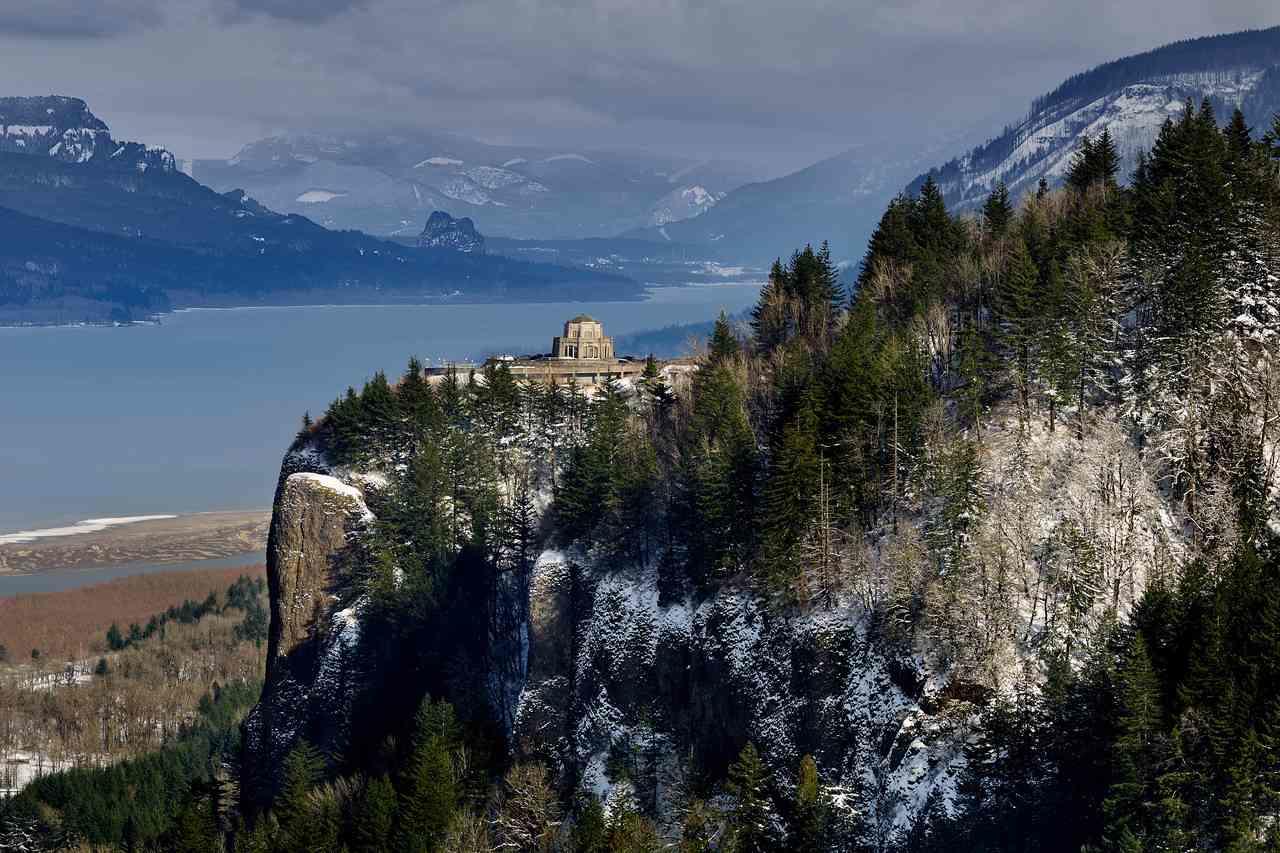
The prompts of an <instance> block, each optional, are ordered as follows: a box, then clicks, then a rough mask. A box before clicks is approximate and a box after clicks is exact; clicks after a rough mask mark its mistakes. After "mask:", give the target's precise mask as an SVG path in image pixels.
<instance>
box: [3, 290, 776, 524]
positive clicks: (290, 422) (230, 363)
mask: <svg viewBox="0 0 1280 853" xmlns="http://www.w3.org/2000/svg"><path fill="white" fill-rule="evenodd" d="M758 293H759V284H741V283H730V284H718V285H703V286H691V287H665V288H654V289H651V290H650V292H649V298H648V299H647V300H646V301H644V302H599V303H590V302H575V303H546V304H498V305H424V306H403V305H395V306H332V307H300V308H299V307H293V308H243V309H220V310H194V311H182V312H178V313H176V314H172V315H168V316H165V317H164V318H162V320H161V322H160V323H158V324H156V325H139V326H132V327H128V328H101V327H75V328H66V327H62V328H0V534H4V533H8V532H11V531H17V530H24V529H31V528H44V527H56V526H60V525H65V524H72V523H74V522H76V521H80V520H82V519H89V518H102V517H120V516H139V515H153V514H162V513H189V512H202V511H208V510H222V509H253V508H257V507H266V506H269V505H270V504H271V497H272V491H273V489H274V487H275V479H276V474H277V470H278V466H279V462H280V457H281V455H282V453H283V452H284V449H285V447H286V446H287V445H288V444H289V441H290V440H291V438H292V436H293V434H294V432H295V431H296V430H297V428H298V424H299V422H300V420H301V418H302V413H303V412H304V411H310V412H311V413H312V414H313V415H316V414H319V413H320V412H322V411H323V410H324V409H325V407H326V406H327V405H328V404H329V402H330V401H331V400H333V398H334V397H336V396H338V395H339V394H340V393H341V392H342V391H343V390H344V389H345V388H346V387H347V386H348V385H357V386H358V385H359V384H360V383H362V382H363V381H364V380H365V379H366V378H368V377H369V376H370V375H371V374H372V373H373V372H375V371H377V370H385V371H386V372H387V374H388V375H389V376H395V375H398V374H399V373H400V372H402V371H403V369H404V365H405V362H406V361H407V360H408V358H409V356H410V355H415V354H416V355H417V356H419V357H420V358H422V359H423V360H438V359H466V358H473V357H479V356H484V355H489V354H495V353H512V354H524V353H531V352H544V351H546V350H548V349H549V347H550V344H551V337H552V336H553V335H555V334H559V329H560V326H561V325H562V324H563V322H564V321H565V320H566V319H568V318H569V317H571V316H573V315H575V314H578V313H583V312H585V313H588V314H591V315H592V316H594V317H596V318H597V319H599V320H601V321H602V322H603V323H604V326H605V331H606V332H607V333H608V334H610V335H614V336H621V335H626V334H631V333H634V332H637V331H642V330H645V329H653V328H660V327H663V326H668V325H671V324H673V323H682V322H698V321H703V320H708V319H711V318H712V317H714V316H715V315H716V313H717V312H718V311H720V310H721V309H724V310H727V311H730V312H735V311H739V310H741V309H743V308H744V307H746V306H748V305H750V304H752V303H753V302H754V301H755V299H756V297H757V295H758Z"/></svg>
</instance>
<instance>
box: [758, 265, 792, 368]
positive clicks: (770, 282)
mask: <svg viewBox="0 0 1280 853" xmlns="http://www.w3.org/2000/svg"><path fill="white" fill-rule="evenodd" d="M790 290H791V288H790V284H789V282H788V273H787V270H785V269H784V268H783V266H782V259H781V258H779V259H776V260H774V262H773V266H772V267H771V268H770V270H769V278H768V279H767V280H766V281H765V284H764V287H762V288H760V297H759V298H758V299H757V300H756V304H755V306H754V307H753V308H752V309H751V331H752V333H753V335H752V336H753V338H754V339H755V344H756V348H757V350H758V351H759V352H761V353H769V352H772V351H773V350H774V349H776V348H778V347H779V346H781V345H782V344H784V343H786V341H787V339H788V338H789V337H790V334H791V330H790V328H789V320H788V316H787V315H788V313H789V308H788V304H787V302H788V300H787V294H788V293H789V292H790Z"/></svg>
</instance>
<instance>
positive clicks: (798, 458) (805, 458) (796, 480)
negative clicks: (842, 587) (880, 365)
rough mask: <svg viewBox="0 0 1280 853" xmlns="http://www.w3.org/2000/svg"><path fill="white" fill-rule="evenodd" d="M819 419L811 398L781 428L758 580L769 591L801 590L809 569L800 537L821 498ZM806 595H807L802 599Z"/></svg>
mask: <svg viewBox="0 0 1280 853" xmlns="http://www.w3.org/2000/svg"><path fill="white" fill-rule="evenodd" d="M817 445H818V418H817V411H816V407H815V405H814V404H813V402H812V401H811V400H806V401H805V402H804V403H803V404H802V405H801V408H800V410H799V411H798V412H796V414H795V416H794V417H793V418H792V419H791V420H790V421H788V422H787V423H786V424H785V425H784V426H783V428H782V437H781V440H780V442H779V445H778V447H777V449H776V450H775V451H774V453H773V460H772V464H771V465H770V470H769V477H768V480H767V481H766V483H765V487H764V494H763V501H762V505H761V519H760V524H761V527H762V535H763V546H764V556H763V565H762V567H761V569H762V571H761V574H760V577H759V580H760V581H761V583H762V587H763V588H764V589H765V590H767V591H768V592H770V593H772V594H775V595H778V594H785V593H790V594H791V597H792V599H793V600H794V599H795V598H796V593H797V592H798V589H797V586H796V583H797V581H798V580H799V579H800V578H801V576H802V573H803V571H804V566H803V564H802V560H803V556H804V555H803V554H802V553H801V551H800V549H799V547H798V546H799V544H800V540H801V537H802V536H803V535H804V533H805V531H806V530H808V529H809V527H810V525H811V523H812V519H813V515H814V509H815V502H816V498H817V495H818V486H819V483H818V480H819V470H818V469H819V464H818V446H817ZM802 597H807V596H802Z"/></svg>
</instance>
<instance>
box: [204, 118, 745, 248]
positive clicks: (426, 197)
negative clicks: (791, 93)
mask: <svg viewBox="0 0 1280 853" xmlns="http://www.w3.org/2000/svg"><path fill="white" fill-rule="evenodd" d="M192 172H193V174H194V175H195V177H196V178H198V179H200V180H201V181H204V182H205V183H207V184H209V185H210V186H212V187H214V188H216V189H222V190H229V189H233V188H244V189H245V190H247V191H248V192H249V193H250V194H252V195H253V196H254V197H255V198H257V199H259V200H261V201H262V202H263V203H264V204H266V205H267V206H269V207H272V208H275V209H277V210H293V211H300V212H306V213H307V214H308V215H309V216H312V217H314V218H315V219H316V221H318V222H320V223H322V224H324V225H328V226H331V227H334V228H359V229H361V230H363V231H368V232H370V233H374V234H384V235H399V234H408V233H411V232H412V233H416V232H417V231H418V230H419V229H420V228H421V223H422V221H423V219H424V218H425V217H426V216H427V214H429V213H430V212H431V211H433V210H436V209H444V210H448V211H449V212H450V213H451V214H453V215H454V216H458V217H464V216H469V217H472V218H474V219H475V220H476V221H477V222H478V223H480V225H481V226H482V227H483V229H484V230H485V232H486V233H492V234H495V235H501V236H507V237H519V238H534V239H556V238H561V239H564V238H578V237H608V236H614V235H616V234H618V233H620V232H622V231H626V230H630V229H633V228H638V227H643V226H648V225H662V224H664V223H666V222H670V221H673V220H676V219H685V218H688V217H691V216H697V215H698V214H700V213H703V212H705V211H706V210H709V209H710V208H712V207H714V206H715V204H716V202H717V201H718V200H719V199H720V198H722V197H723V195H724V194H725V193H726V192H728V191H729V190H731V189H733V188H735V187H738V186H741V185H742V184H744V183H746V182H748V181H751V180H756V179H758V178H760V177H761V175H762V172H761V171H760V170H759V169H756V168H753V167H750V166H745V165H740V164H735V163H724V162H702V161H698V160H691V159H686V158H678V157H664V156H661V155H655V154H646V153H636V152H609V151H581V152H579V151H570V150H558V149H545V148H535V147H529V146H503V145H490V144H488V143H484V142H480V141H478V140H474V139H468V138H466V137H463V136H458V135H455V134H450V133H433V132H423V131H404V130H391V131H386V132H364V133H341V134H339V133H330V134H325V133H296V134H286V135H280V136H273V137H269V138H267V139H263V140H260V141H257V142H254V143H252V144H250V145H247V146H245V147H244V148H243V149H241V151H240V152H239V153H238V154H236V155H235V156H234V157H232V158H231V159H229V160H196V161H195V162H194V164H193V166H192Z"/></svg>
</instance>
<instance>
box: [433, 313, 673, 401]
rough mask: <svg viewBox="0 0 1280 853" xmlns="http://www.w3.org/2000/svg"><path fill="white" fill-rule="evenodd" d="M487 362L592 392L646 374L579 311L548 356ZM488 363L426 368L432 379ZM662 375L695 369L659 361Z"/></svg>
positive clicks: (522, 375) (531, 377) (528, 377)
mask: <svg viewBox="0 0 1280 853" xmlns="http://www.w3.org/2000/svg"><path fill="white" fill-rule="evenodd" d="M487 363H502V364H505V365H506V367H507V369H508V370H510V371H511V375H512V376H514V377H515V378H517V379H519V380H522V381H525V382H545V383H548V384H549V383H552V382H555V383H557V384H560V385H564V384H567V383H569V382H573V383H576V384H577V385H578V386H580V387H581V388H582V389H583V390H584V391H586V392H587V393H591V392H593V391H594V390H595V389H597V388H599V387H600V386H601V385H603V384H604V383H606V382H608V381H609V380H611V379H618V380H632V381H634V380H636V379H639V378H640V377H641V376H642V375H643V374H644V366H645V361H644V359H642V358H629V357H627V356H623V357H621V358H619V357H618V356H617V355H615V354H614V351H613V338H611V337H609V336H608V335H606V334H605V333H604V326H603V325H601V323H600V321H599V320H596V319H595V318H594V317H589V316H587V315H586V314H579V315H578V316H576V317H574V318H573V319H572V320H569V321H568V322H566V323H565V324H564V334H562V335H556V336H555V337H553V338H552V339H551V353H550V354H549V355H545V354H544V355H528V356H524V357H522V358H513V357H512V356H500V357H498V358H494V359H490V361H489V362H487ZM484 366H485V365H477V364H451V365H445V366H441V367H431V368H427V370H426V374H427V376H428V377H430V378H431V379H432V380H433V381H439V379H440V378H441V377H443V376H445V375H446V374H447V373H448V372H449V371H450V370H453V371H456V372H458V373H460V374H467V373H470V372H477V373H478V372H480V371H481V370H483V369H484ZM660 367H661V369H662V371H663V375H664V376H665V377H666V378H667V380H668V381H670V382H674V381H675V379H676V378H677V377H682V376H684V375H686V374H688V373H689V372H690V371H692V370H693V369H695V368H694V366H693V363H692V361H691V360H688V359H680V360H677V361H675V362H660Z"/></svg>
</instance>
